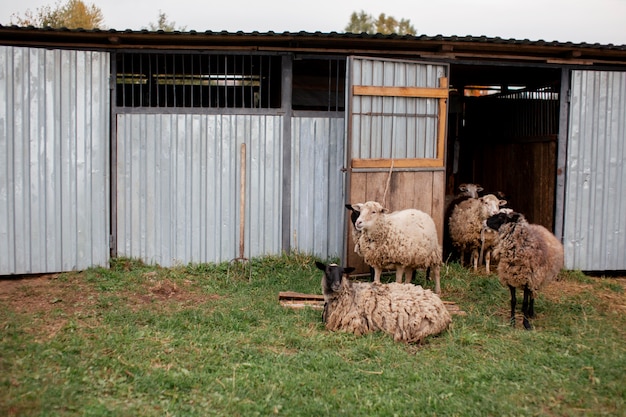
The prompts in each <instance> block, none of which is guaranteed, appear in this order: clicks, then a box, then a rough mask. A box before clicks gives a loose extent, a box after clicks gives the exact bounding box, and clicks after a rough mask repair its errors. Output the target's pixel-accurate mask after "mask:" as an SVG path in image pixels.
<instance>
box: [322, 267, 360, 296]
mask: <svg viewBox="0 0 626 417" xmlns="http://www.w3.org/2000/svg"><path fill="white" fill-rule="evenodd" d="M315 266H317V268H318V269H320V270H322V271H324V277H323V278H322V293H323V294H324V295H328V294H332V293H334V292H338V291H340V290H341V283H342V281H343V274H349V273H350V272H352V271H354V268H353V267H351V266H348V267H345V268H344V267H341V266H339V265H337V264H330V265H325V264H323V263H321V262H318V261H315Z"/></svg>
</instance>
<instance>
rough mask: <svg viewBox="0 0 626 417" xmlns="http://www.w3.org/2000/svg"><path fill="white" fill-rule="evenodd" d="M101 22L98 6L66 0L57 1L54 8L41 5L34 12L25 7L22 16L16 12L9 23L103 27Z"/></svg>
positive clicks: (41, 25)
mask: <svg viewBox="0 0 626 417" xmlns="http://www.w3.org/2000/svg"><path fill="white" fill-rule="evenodd" d="M14 19H15V20H14ZM103 23H104V17H103V16H102V11H101V10H100V8H98V7H97V6H95V5H93V4H91V5H87V4H85V3H84V2H83V1H82V0H68V1H67V3H65V4H61V3H60V2H57V4H56V6H55V7H54V8H52V7H50V6H42V7H40V8H38V9H37V10H36V11H35V12H33V11H31V10H30V9H27V10H26V12H25V13H24V17H21V16H19V15H17V14H13V15H12V16H11V24H16V25H19V26H35V27H52V28H68V29H79V28H80V29H104V25H103Z"/></svg>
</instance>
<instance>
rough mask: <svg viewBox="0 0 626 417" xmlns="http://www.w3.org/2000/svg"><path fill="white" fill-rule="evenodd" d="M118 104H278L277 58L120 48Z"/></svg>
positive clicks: (196, 105)
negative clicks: (127, 50) (126, 49)
mask: <svg viewBox="0 0 626 417" xmlns="http://www.w3.org/2000/svg"><path fill="white" fill-rule="evenodd" d="M116 64H117V74H116V83H117V90H116V104H117V106H118V107H208V108H223V107H230V108H264V109H267V108H279V107H280V106H281V102H280V100H281V57H280V56H268V55H209V54H185V53H180V54H173V53H169V54H168V53H118V54H117V61H116Z"/></svg>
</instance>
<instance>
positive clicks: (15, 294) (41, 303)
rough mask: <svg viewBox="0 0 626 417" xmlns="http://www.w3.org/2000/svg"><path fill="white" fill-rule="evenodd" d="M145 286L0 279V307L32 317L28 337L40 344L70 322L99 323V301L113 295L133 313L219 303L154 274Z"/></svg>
mask: <svg viewBox="0 0 626 417" xmlns="http://www.w3.org/2000/svg"><path fill="white" fill-rule="evenodd" d="M144 278H145V282H144V283H143V285H142V286H141V287H139V288H138V289H137V290H136V291H134V292H130V291H119V292H111V293H109V292H99V291H97V290H96V289H95V288H94V287H93V286H92V285H90V284H89V283H88V282H86V281H85V278H84V276H83V275H82V274H81V273H66V274H48V275H38V276H32V277H31V276H29V277H19V278H12V277H9V278H3V279H0V305H2V306H3V307H2V308H4V309H7V310H10V311H13V312H15V313H17V314H20V315H27V316H29V317H32V321H31V323H30V326H29V329H28V330H27V331H28V332H29V333H33V334H37V335H38V336H37V337H38V339H39V340H46V339H50V338H52V337H53V336H54V335H55V334H56V333H57V332H58V331H60V330H61V329H62V328H63V327H64V326H66V325H67V324H68V322H69V321H70V320H74V321H76V322H81V323H82V324H83V325H85V326H87V327H89V326H90V325H91V324H93V320H98V316H99V313H98V311H99V310H100V309H102V308H105V307H106V306H103V304H102V301H101V297H102V296H106V295H109V294H110V295H115V296H116V297H119V298H120V299H121V300H123V301H122V302H123V303H125V304H126V305H128V306H129V307H130V308H131V309H132V310H134V311H137V310H139V309H143V308H159V310H166V309H169V308H171V309H176V308H185V307H186V306H193V305H197V304H199V303H202V302H205V301H207V300H215V299H219V298H220V297H219V296H218V295H206V294H201V293H199V292H198V291H195V290H194V289H193V288H192V285H193V283H192V281H183V282H182V283H179V284H177V283H176V282H174V281H172V280H170V279H167V278H163V277H159V276H158V275H157V273H156V272H151V273H147V274H144Z"/></svg>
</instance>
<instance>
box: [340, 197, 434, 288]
mask: <svg viewBox="0 0 626 417" xmlns="http://www.w3.org/2000/svg"><path fill="white" fill-rule="evenodd" d="M352 207H353V209H354V210H356V211H358V212H359V213H360V215H359V217H358V219H357V220H356V222H355V227H356V229H357V230H358V231H359V232H360V236H359V240H358V242H356V243H355V246H356V245H358V250H359V252H360V254H361V256H362V257H363V260H364V261H365V263H366V264H368V265H370V266H372V267H373V268H374V282H375V283H380V275H381V273H382V270H383V269H395V270H396V282H398V283H401V282H402V277H403V275H405V273H406V277H405V282H406V283H410V282H411V276H412V273H413V271H414V270H415V269H416V268H423V269H428V268H430V269H431V271H432V272H433V275H434V277H435V292H436V293H437V294H439V293H440V292H441V286H440V282H439V277H440V268H441V246H440V245H439V240H438V237H437V229H436V228H435V222H434V221H433V219H432V218H431V217H430V216H429V215H428V214H426V213H424V212H423V211H420V210H416V209H407V210H401V211H396V212H393V213H389V210H387V209H386V208H383V206H382V205H380V203H377V202H376V201H368V202H366V203H359V204H352ZM355 250H356V249H355Z"/></svg>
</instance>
